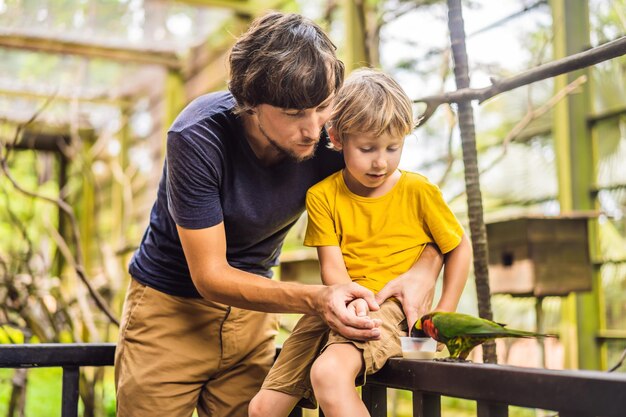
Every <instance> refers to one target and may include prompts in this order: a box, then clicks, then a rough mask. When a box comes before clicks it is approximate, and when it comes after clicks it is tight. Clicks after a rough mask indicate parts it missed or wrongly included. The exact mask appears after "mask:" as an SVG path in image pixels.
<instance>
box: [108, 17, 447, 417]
mask: <svg viewBox="0 0 626 417" xmlns="http://www.w3.org/2000/svg"><path fill="white" fill-rule="evenodd" d="M230 66H231V81H230V84H229V90H230V92H220V93H213V94H208V95H205V96H202V97H200V98H198V99H196V100H195V101H194V102H192V103H191V104H190V105H189V106H187V108H185V109H184V110H183V111H182V112H181V114H180V115H179V116H178V118H177V119H176V121H175V122H174V124H173V125H172V127H171V128H170V130H169V132H168V142H167V159H166V162H165V166H164V170H163V177H162V180H161V183H160V184H159V190H158V194H157V199H156V202H155V204H154V207H153V209H152V212H151V215H150V224H149V226H148V228H147V230H146V233H145V234H144V237H143V240H142V242H141V245H140V248H139V249H138V251H137V253H136V254H135V256H134V257H133V260H132V261H131V265H130V273H131V275H132V278H133V279H132V281H131V284H130V287H129V291H128V293H127V298H126V301H125V305H124V313H123V318H122V326H121V329H120V338H119V342H118V348H117V352H116V361H115V362H116V363H115V377H116V385H117V413H118V416H121V417H126V416H132V417H141V416H151V417H157V416H190V415H191V414H192V412H193V410H194V408H197V410H198V414H199V416H201V417H203V416H245V415H247V406H248V403H249V401H250V399H251V398H252V397H253V396H254V394H255V393H256V392H257V391H258V389H259V388H260V386H261V383H262V382H263V378H264V377H265V374H266V373H267V371H268V370H269V368H270V366H271V363H272V361H273V358H274V349H275V348H274V341H273V338H274V335H275V334H276V321H275V318H274V316H273V315H271V314H267V313H275V312H285V313H306V314H317V315H320V316H321V317H323V319H324V320H325V321H326V322H327V323H328V325H329V326H330V327H331V328H332V329H335V330H337V331H338V332H339V333H341V334H343V335H345V336H346V337H350V338H354V339H360V340H370V339H376V338H378V337H379V336H380V330H379V329H378V324H379V323H378V322H376V321H374V320H372V319H370V318H369V317H367V316H357V315H356V314H355V313H354V311H349V310H348V309H347V307H346V304H347V303H349V302H350V301H352V300H354V299H356V298H363V299H365V300H366V301H367V303H368V305H369V307H370V309H371V310H376V309H377V308H378V302H381V301H382V300H383V299H384V298H386V297H389V296H396V297H397V298H399V299H401V300H402V299H409V300H410V301H409V302H408V304H407V305H409V309H410V310H411V313H407V314H412V316H413V317H415V316H416V315H417V314H418V311H422V312H423V311H424V310H425V309H428V308H429V307H430V306H428V307H423V306H424V304H427V303H428V302H429V300H430V298H429V297H432V293H431V292H429V288H432V287H433V286H434V281H435V279H436V276H437V274H438V271H439V269H440V267H441V259H440V256H438V254H437V253H436V251H435V250H432V251H431V252H430V257H428V256H423V259H425V260H424V261H421V262H420V264H416V267H415V268H413V270H414V274H412V275H406V274H405V276H402V277H400V278H398V279H396V280H395V281H393V282H392V283H391V284H390V285H389V286H388V287H386V288H385V289H383V290H382V291H381V292H380V293H379V294H378V302H377V300H376V299H374V297H373V295H372V293H371V292H369V291H368V290H366V289H364V288H362V287H360V286H358V285H356V284H353V283H350V284H344V285H336V286H330V287H326V286H321V285H320V286H306V285H301V284H296V283H281V282H276V281H272V280H271V279H268V278H270V277H271V275H272V273H271V268H272V267H273V266H275V265H276V264H277V259H278V255H279V254H280V248H281V245H282V242H283V239H284V237H285V235H286V234H287V231H288V230H289V228H290V227H291V226H292V225H293V224H294V223H295V221H296V220H297V219H298V217H299V216H300V214H301V213H302V211H303V209H304V198H305V194H306V190H307V189H308V188H309V187H310V186H311V185H313V184H315V183H317V182H318V181H320V180H321V179H323V178H324V177H326V176H328V175H330V174H331V173H333V172H336V171H337V170H339V169H340V168H341V167H342V164H343V163H342V160H341V156H340V155H339V154H337V153H335V152H333V151H332V150H330V149H327V147H326V146H325V144H326V143H325V142H326V133H325V131H324V129H323V127H324V123H325V122H326V120H327V119H328V117H329V116H330V111H331V109H332V101H333V96H334V94H335V92H336V91H337V90H338V89H339V87H340V86H341V84H342V82H343V75H344V68H343V64H342V63H341V61H339V60H338V59H337V57H336V56H335V47H334V45H333V44H332V42H331V41H330V40H329V39H328V37H327V36H326V35H325V34H324V33H323V31H322V30H321V29H320V28H319V27H318V26H317V25H315V24H314V23H313V22H311V21H309V20H307V19H305V18H303V17H302V16H299V15H293V14H288V15H285V14H281V13H273V14H269V15H267V16H264V17H262V18H260V19H258V20H257V21H255V22H254V23H253V24H252V26H251V27H250V29H249V30H248V32H247V33H246V34H244V35H243V36H242V37H241V38H240V39H239V40H238V41H237V43H236V44H235V46H234V47H233V49H232V51H231V56H230ZM320 142H321V143H320ZM416 276H423V277H420V279H419V280H418V279H416V278H415V277H416ZM418 281H419V282H418ZM424 281H427V285H424ZM381 297H384V298H381ZM415 318H416V317H415Z"/></svg>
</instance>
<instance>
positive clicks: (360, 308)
mask: <svg viewBox="0 0 626 417" xmlns="http://www.w3.org/2000/svg"><path fill="white" fill-rule="evenodd" d="M348 311H352V312H354V314H356V316H357V317H365V316H367V314H368V313H369V312H370V309H369V307H368V305H367V301H365V300H364V299H362V298H357V299H356V300H352V301H350V303H348Z"/></svg>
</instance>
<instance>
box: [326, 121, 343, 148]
mask: <svg viewBox="0 0 626 417" xmlns="http://www.w3.org/2000/svg"><path fill="white" fill-rule="evenodd" d="M328 137H329V138H330V143H332V144H333V148H335V149H337V150H338V151H340V150H341V149H342V146H341V142H340V141H339V139H337V131H336V130H335V128H334V127H332V126H331V127H329V128H328Z"/></svg>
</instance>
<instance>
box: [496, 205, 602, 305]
mask: <svg viewBox="0 0 626 417" xmlns="http://www.w3.org/2000/svg"><path fill="white" fill-rule="evenodd" d="M588 222H589V216H583V215H580V216H559V217H522V218H516V219H511V220H506V221H499V222H494V223H489V224H487V238H488V246H489V285H490V287H491V292H492V293H493V294H511V295H518V296H535V297H545V296H562V295H567V294H569V293H570V292H579V291H589V290H591V282H592V264H591V258H590V254H589V239H588Z"/></svg>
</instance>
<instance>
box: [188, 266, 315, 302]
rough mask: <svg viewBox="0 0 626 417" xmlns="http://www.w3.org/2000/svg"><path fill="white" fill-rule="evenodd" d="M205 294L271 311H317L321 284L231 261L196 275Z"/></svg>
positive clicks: (200, 288) (223, 300) (217, 299)
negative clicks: (280, 277) (272, 275)
mask: <svg viewBox="0 0 626 417" xmlns="http://www.w3.org/2000/svg"><path fill="white" fill-rule="evenodd" d="M193 281H194V284H195V286H196V288H197V289H198V292H200V295H202V296H203V297H204V298H206V299H208V300H211V301H216V302H218V303H222V304H226V305H230V306H233V307H238V308H244V309H247V310H256V311H265V312H269V313H303V314H317V311H318V306H316V302H317V299H318V298H319V292H320V291H321V290H322V289H323V286H322V285H304V284H299V283H293V282H279V281H273V280H271V279H268V278H264V277H261V276H259V275H256V274H252V273H249V272H245V271H242V270H239V269H236V268H233V267H231V266H230V265H226V266H222V267H220V268H215V269H214V270H213V271H207V272H206V273H204V274H199V276H198V277H193Z"/></svg>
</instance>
